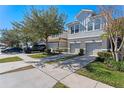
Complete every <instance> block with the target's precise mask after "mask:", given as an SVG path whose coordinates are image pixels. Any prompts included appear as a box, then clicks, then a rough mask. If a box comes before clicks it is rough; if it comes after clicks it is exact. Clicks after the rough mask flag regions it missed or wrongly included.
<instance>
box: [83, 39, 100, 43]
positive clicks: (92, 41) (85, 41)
mask: <svg viewBox="0 0 124 93" xmlns="http://www.w3.org/2000/svg"><path fill="white" fill-rule="evenodd" d="M93 42H94V43H95V42H102V40H92V41H85V43H93Z"/></svg>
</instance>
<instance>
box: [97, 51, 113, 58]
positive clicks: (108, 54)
mask: <svg viewBox="0 0 124 93" xmlns="http://www.w3.org/2000/svg"><path fill="white" fill-rule="evenodd" d="M97 55H98V57H100V58H103V59H105V60H107V59H109V58H112V53H111V52H98V53H97Z"/></svg>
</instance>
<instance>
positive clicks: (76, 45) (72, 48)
mask: <svg viewBox="0 0 124 93" xmlns="http://www.w3.org/2000/svg"><path fill="white" fill-rule="evenodd" d="M79 50H80V43H74V44H70V52H71V53H78V52H79Z"/></svg>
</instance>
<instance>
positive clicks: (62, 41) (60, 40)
mask: <svg viewBox="0 0 124 93" xmlns="http://www.w3.org/2000/svg"><path fill="white" fill-rule="evenodd" d="M67 45H68V43H67V31H63V32H62V33H60V34H58V35H52V36H49V38H48V46H49V48H51V49H53V50H58V49H63V50H67V48H68V47H67Z"/></svg>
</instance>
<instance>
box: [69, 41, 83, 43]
mask: <svg viewBox="0 0 124 93" xmlns="http://www.w3.org/2000/svg"><path fill="white" fill-rule="evenodd" d="M69 43H71V44H72V43H75V44H76V43H81V42H79V41H76V42H74V41H73V42H69Z"/></svg>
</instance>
